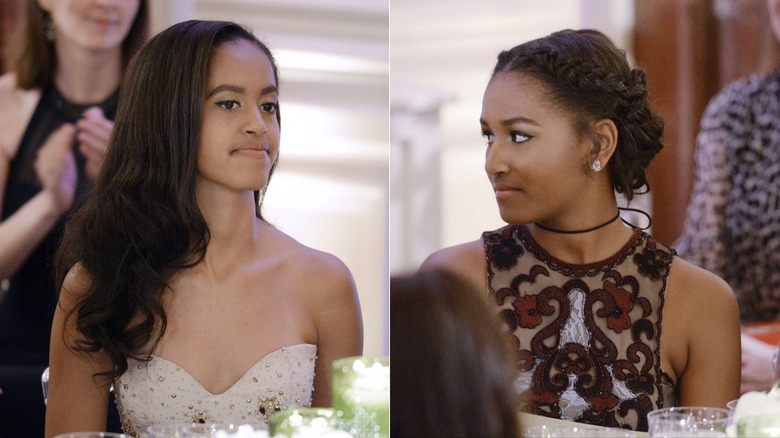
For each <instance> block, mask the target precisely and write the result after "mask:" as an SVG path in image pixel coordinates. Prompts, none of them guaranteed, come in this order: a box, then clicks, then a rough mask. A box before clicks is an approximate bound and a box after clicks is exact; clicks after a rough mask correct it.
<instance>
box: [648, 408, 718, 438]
mask: <svg viewBox="0 0 780 438" xmlns="http://www.w3.org/2000/svg"><path fill="white" fill-rule="evenodd" d="M732 415H733V412H732V411H729V410H728V409H724V408H712V407H699V406H695V407H687V406H686V407H675V408H664V409H656V410H654V411H651V412H650V413H649V414H647V422H648V426H649V428H648V431H647V432H648V435H649V436H651V437H665V438H666V437H668V438H671V437H725V436H727V435H726V427H728V425H729V424H730V423H731V418H732Z"/></svg>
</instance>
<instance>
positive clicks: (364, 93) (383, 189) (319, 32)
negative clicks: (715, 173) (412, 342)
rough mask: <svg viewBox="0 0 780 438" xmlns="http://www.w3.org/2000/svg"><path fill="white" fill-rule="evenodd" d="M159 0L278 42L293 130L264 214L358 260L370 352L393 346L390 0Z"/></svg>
mask: <svg viewBox="0 0 780 438" xmlns="http://www.w3.org/2000/svg"><path fill="white" fill-rule="evenodd" d="M152 6H153V14H152V17H153V19H152V27H153V29H155V31H159V30H162V29H164V28H166V27H167V26H169V25H170V24H172V23H174V22H178V21H182V20H187V19H191V18H198V19H215V20H230V21H236V22H238V23H240V24H243V25H246V26H248V27H250V28H251V29H253V30H254V32H255V34H256V35H257V36H258V37H259V38H260V39H261V40H263V41H264V42H265V43H266V44H268V46H269V47H270V48H271V50H272V52H274V55H275V56H276V58H277V61H278V63H279V71H280V102H281V111H282V137H281V138H282V140H281V146H280V147H281V149H280V150H281V152H280V161H279V165H278V167H277V170H276V173H275V175H274V177H273V179H272V181H271V184H270V186H269V189H268V193H267V195H266V199H265V204H264V208H263V212H264V215H265V216H266V217H267V219H268V220H269V221H270V222H271V223H273V224H274V225H276V226H277V227H278V228H280V229H281V230H283V231H285V232H287V233H288V234H290V235H292V236H293V237H294V238H296V239H297V240H299V241H300V242H302V243H304V244H306V245H308V246H311V247H314V248H317V249H320V250H323V251H326V252H330V253H332V254H335V255H336V256H338V257H339V258H340V259H341V260H343V261H344V262H345V263H346V264H347V266H348V267H349V268H350V270H351V271H352V273H353V275H354V277H355V282H356V284H357V287H358V293H359V295H360V300H361V305H362V310H363V323H364V329H365V343H364V353H365V354H370V355H380V354H381V355H386V354H388V351H389V333H388V331H389V310H388V302H389V299H388V280H387V278H388V268H387V266H388V252H389V249H388V246H389V245H388V233H387V227H388V225H387V222H388V221H387V215H388V208H387V205H388V202H389V201H388V199H389V189H388V165H389V158H388V155H389V152H388V146H387V144H388V138H389V126H388V123H389V121H388V118H389V103H388V91H387V90H388V70H389V66H388V2H387V0H327V1H322V0H170V1H169V0H152ZM316 286H317V283H316V279H312V287H313V288H315V287H316Z"/></svg>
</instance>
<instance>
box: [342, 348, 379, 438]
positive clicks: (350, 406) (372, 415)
mask: <svg viewBox="0 0 780 438" xmlns="http://www.w3.org/2000/svg"><path fill="white" fill-rule="evenodd" d="M333 407H334V409H336V415H340V420H341V422H342V427H341V428H342V429H344V430H347V431H348V432H350V433H351V434H352V435H353V436H354V437H355V438H384V437H388V436H389V435H390V359H389V358H388V357H366V356H354V357H347V358H344V359H339V360H336V361H335V362H333Z"/></svg>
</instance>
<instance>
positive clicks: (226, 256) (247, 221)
mask: <svg viewBox="0 0 780 438" xmlns="http://www.w3.org/2000/svg"><path fill="white" fill-rule="evenodd" d="M204 198H205V199H204ZM198 206H199V207H200V211H201V214H202V215H203V218H204V219H205V220H206V223H207V224H208V227H209V245H208V248H207V250H206V259H207V260H231V259H236V258H245V257H246V254H247V253H248V252H249V251H252V249H253V248H254V247H255V242H256V240H257V239H258V237H259V235H260V231H261V228H262V224H261V223H260V221H259V220H258V219H257V218H256V217H255V210H254V198H253V197H252V192H248V193H247V194H245V195H243V196H232V197H231V196H224V195H222V196H210V197H207V196H199V197H198Z"/></svg>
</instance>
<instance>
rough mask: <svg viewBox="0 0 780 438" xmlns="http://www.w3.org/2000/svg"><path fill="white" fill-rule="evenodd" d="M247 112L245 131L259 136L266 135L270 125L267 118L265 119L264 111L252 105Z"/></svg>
mask: <svg viewBox="0 0 780 438" xmlns="http://www.w3.org/2000/svg"><path fill="white" fill-rule="evenodd" d="M247 113H248V115H247V120H246V124H245V125H244V132H245V133H247V134H250V135H256V136H259V137H262V136H263V135H265V133H266V132H268V126H266V124H265V119H263V113H262V111H261V110H260V108H258V107H252V108H251V109H250V110H249V111H247Z"/></svg>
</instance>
